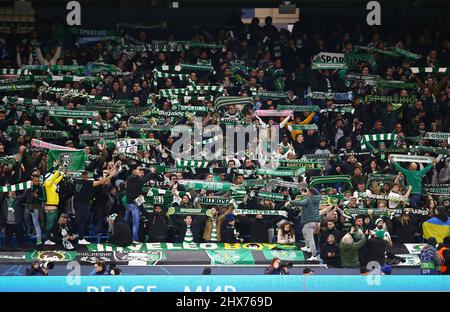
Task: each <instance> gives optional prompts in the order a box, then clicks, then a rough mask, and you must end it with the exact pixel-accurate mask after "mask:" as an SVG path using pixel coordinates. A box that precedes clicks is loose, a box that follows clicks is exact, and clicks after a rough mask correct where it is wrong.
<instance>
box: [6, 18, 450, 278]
mask: <svg viewBox="0 0 450 312" xmlns="http://www.w3.org/2000/svg"><path fill="white" fill-rule="evenodd" d="M261 24H263V25H262V26H261ZM136 28H137V27H136ZM136 28H131V29H126V28H125V29H120V30H119V31H117V33H116V36H114V37H106V36H103V37H102V36H92V37H90V38H91V39H89V40H85V41H83V40H80V39H84V37H82V36H81V37H82V38H79V37H80V36H76V35H74V34H73V33H71V34H67V35H65V36H64V37H63V38H62V39H61V40H60V41H58V40H55V37H54V36H52V37H49V38H44V37H41V36H40V33H39V30H34V31H32V32H31V33H29V34H26V35H19V34H17V33H15V32H14V30H13V31H12V32H11V33H10V34H5V35H0V38H1V46H0V48H1V49H0V65H1V69H0V71H2V72H0V73H1V74H2V75H3V77H1V78H0V79H1V83H0V95H1V97H2V100H3V105H2V107H3V108H2V110H1V111H0V158H1V159H0V160H1V161H0V185H2V186H4V188H3V192H2V194H1V227H2V229H3V230H4V232H5V236H4V243H5V244H6V245H11V244H12V238H13V237H14V236H15V240H16V241H17V242H18V243H24V242H25V241H28V242H29V241H30V240H29V239H28V237H30V236H32V237H35V241H34V242H35V243H36V244H37V245H40V244H43V243H44V244H46V245H54V244H62V246H63V247H64V248H66V249H73V248H76V246H77V245H79V244H89V241H88V239H86V238H85V236H92V235H99V236H107V240H108V242H110V243H113V244H116V245H119V246H127V245H129V244H131V243H138V242H185V243H190V242H204V241H207V242H227V243H235V242H276V243H279V244H299V243H300V242H303V241H304V242H305V246H304V247H302V250H303V251H305V252H307V253H308V257H309V258H308V260H311V261H319V260H320V261H323V262H324V263H326V264H327V265H328V266H330V267H358V266H360V265H364V264H366V263H368V262H369V261H378V262H379V263H382V264H384V263H385V261H386V258H385V251H386V250H387V249H388V247H390V246H392V244H393V243H418V242H423V236H424V233H423V229H422V224H423V223H424V222H426V221H427V220H429V219H431V218H438V219H439V220H441V222H442V224H443V226H444V227H445V226H446V224H448V222H449V221H448V218H449V216H450V195H449V196H447V195H446V194H447V193H449V192H448V189H447V192H445V187H442V185H447V186H448V185H450V184H449V183H450V181H449V179H450V178H449V162H448V158H447V157H448V156H449V152H448V151H449V148H448V144H449V142H448V140H447V139H442V140H431V139H429V138H428V137H427V136H426V133H428V132H431V133H450V114H449V111H450V99H449V93H450V87H449V86H448V78H449V76H450V75H449V71H448V70H444V71H443V72H442V71H441V72H439V71H437V70H436V71H435V70H432V71H431V72H429V71H425V72H423V71H420V72H416V71H415V72H413V70H412V69H411V68H412V67H418V68H436V69H437V68H446V67H447V66H448V65H449V64H450V42H449V40H448V38H445V37H444V36H443V35H444V34H443V33H440V32H439V31H438V30H436V29H429V28H426V27H424V28H421V25H416V27H415V28H412V29H420V31H419V32H417V33H414V34H413V35H412V36H411V35H406V34H404V35H403V36H398V37H396V36H392V35H390V36H389V35H386V34H384V33H382V32H379V31H365V30H363V29H362V28H361V27H356V28H355V27H352V25H348V26H346V25H344V24H337V25H336V26H335V27H334V28H333V31H317V30H313V29H311V28H309V26H308V25H306V24H304V23H302V22H297V23H296V24H295V25H294V28H293V30H292V32H289V31H287V30H286V29H280V30H279V29H277V27H275V26H274V25H272V21H271V18H270V17H267V18H266V19H265V20H264V21H263V22H261V21H260V20H259V19H257V18H255V19H253V20H252V22H251V24H250V25H243V24H242V23H240V22H236V23H234V24H230V25H228V26H224V28H223V29H220V30H217V29H215V30H214V31H212V30H208V31H206V30H202V29H198V31H197V33H196V35H195V36H194V37H193V38H184V37H183V36H182V35H178V34H174V35H171V36H169V38H167V40H169V41H174V40H186V39H189V40H190V41H189V43H186V41H185V43H183V44H178V45H176V49H175V50H173V49H172V50H171V49H168V48H167V47H166V48H165V49H163V48H160V49H158V48H154V47H153V48H152V46H151V45H149V44H150V43H152V40H153V39H152V37H151V35H150V34H149V32H148V31H146V30H145V29H144V30H139V29H136ZM175 42H176V41H175ZM207 43H211V46H208V45H206V44H207ZM132 46H134V47H135V48H130V47H132ZM161 46H162V44H161ZM161 46H160V47H161ZM357 46H362V47H365V50H364V49H363V50H362V51H361V50H359V51H360V52H362V53H364V54H366V56H367V55H369V56H370V57H373V59H374V61H375V62H374V63H371V64H369V62H367V61H364V60H362V61H358V63H357V64H355V66H354V68H353V69H342V70H340V69H312V68H311V67H312V63H314V62H315V61H314V56H315V55H317V54H319V53H351V52H355V51H357V50H358V48H357ZM136 47H140V49H136ZM180 47H181V48H180ZM388 47H396V48H400V49H403V50H407V51H410V52H412V53H416V54H417V55H419V56H420V57H419V58H418V59H416V60H411V59H409V58H406V57H403V56H401V55H396V56H393V55H389V54H388V53H383V51H390V50H389V49H388ZM137 50H139V51H137ZM180 64H181V71H180V70H179V68H178V69H177V67H176V65H180ZM186 64H193V66H192V67H191V68H190V67H188V66H186ZM27 65H31V66H29V67H27ZM34 65H45V66H46V69H45V70H44V72H39V70H42V66H41V67H39V66H34ZM54 65H57V66H54ZM66 65H68V66H67V67H64V66H66ZM33 66H34V67H33ZM70 66H72V67H70ZM77 66H78V67H83V66H84V68H85V72H83V73H80V72H77V69H76V68H77ZM97 66H100V67H101V70H99V71H98V72H89V73H87V72H86V70H87V69H92V68H94V69H95V68H96V67H97ZM19 69H22V70H24V71H25V70H27V69H28V70H29V72H28V73H25V72H20V71H19ZM348 73H353V74H358V75H362V76H364V77H366V78H368V79H369V78H371V77H372V76H375V75H377V77H378V78H377V79H382V80H386V81H388V82H392V83H398V85H400V87H399V86H398V85H394V84H391V85H389V84H387V87H383V86H379V85H378V84H377V83H368V82H367V81H364V79H361V80H352V79H349V78H348V77H347V76H346V74H348ZM75 76H82V77H87V76H89V77H92V79H78V80H77V79H74V77H75ZM27 77H32V78H30V79H34V80H33V81H32V83H31V84H32V87H30V88H28V87H27V86H26V85H27V84H30V82H24V81H25V80H26V79H28V78H27ZM39 77H40V78H39ZM49 77H50V78H49ZM57 77H62V78H61V79H59V78H57ZM94 78H95V79H94ZM402 83H403V84H405V86H406V85H408V86H410V85H411V84H412V85H413V87H407V88H402V86H401V84H402ZM414 84H415V85H414ZM8 85H9V86H11V85H15V86H16V87H14V88H7V87H5V88H2V86H8ZM21 86H24V87H23V88H21ZM189 86H192V88H193V89H195V88H197V87H199V88H198V90H200V91H199V92H198V93H196V94H195V95H193V94H189V96H186V94H185V93H175V90H177V89H179V88H186V89H188V87H189ZM208 86H209V87H212V86H220V87H221V90H220V92H217V89H214V88H208ZM52 87H56V88H64V89H65V90H62V89H61V90H59V91H58V92H52V91H51V89H52ZM161 90H163V91H161ZM165 90H172V91H174V93H170V91H165ZM164 92H169V93H170V94H169V93H164ZM314 92H319V93H326V94H331V96H327V97H325V98H314V96H312V95H311V94H313V93H314ZM349 92H351V94H352V96H350V97H348V98H345V99H344V100H342V99H336V98H334V97H333V94H344V93H345V94H349ZM167 94H169V95H167ZM180 94H181V96H179V95H180ZM174 95H175V96H174ZM369 95H372V96H375V95H378V96H380V97H378V98H377V99H375V100H370V101H368V100H367V98H368V97H367V96H369ZM222 96H223V97H224V98H226V97H228V96H231V97H239V98H241V100H245V101H242V102H240V101H239V100H236V101H237V102H236V103H230V104H228V105H226V106H225V107H220V108H217V107H216V106H215V105H214V104H215V100H216V99H217V98H218V97H222ZM382 96H383V97H384V96H386V97H387V98H388V99H389V96H392V98H393V99H397V100H398V98H400V99H403V98H411V97H412V96H414V99H415V100H414V101H413V102H403V101H401V100H400V103H397V102H392V101H389V100H387V101H383V100H381V97H382ZM27 99H37V100H38V101H37V102H32V101H31V100H30V102H29V103H31V104H27V103H28V102H27ZM91 99H101V100H102V101H103V102H104V103H106V105H104V107H102V108H105V109H100V104H99V105H98V106H93V105H91V103H89V102H90V101H91ZM116 100H117V101H118V103H121V104H123V106H126V107H129V108H132V109H134V110H130V111H128V113H127V112H123V111H121V110H120V111H119V110H117V111H116V110H115V109H117V106H115V105H113V101H116ZM120 101H122V102H120ZM104 103H103V104H104ZM43 104H45V105H46V106H49V105H50V106H52V107H59V108H64V110H69V111H73V112H74V115H73V116H75V117H74V118H72V119H78V120H72V119H70V118H68V117H67V116H64V115H62V117H58V115H51V114H50V113H49V109H46V110H45V109H43V110H42V111H38V110H37V109H33V106H34V105H38V106H39V105H41V106H42V105H43ZM180 104H181V105H180ZM234 104H236V105H234ZM90 105H91V106H90ZM108 105H109V106H108ZM182 105H184V106H191V107H198V108H199V109H198V111H194V109H192V110H189V109H185V111H183V113H182V114H180V115H173V116H170V113H173V112H181V111H182V110H181V107H182ZM279 105H286V106H287V105H293V106H302V107H304V106H309V107H312V106H319V108H320V109H319V110H317V111H316V110H310V111H308V110H307V109H306V110H305V109H303V110H300V111H296V110H293V111H292V112H291V113H289V114H288V115H285V116H280V115H271V114H258V113H256V112H257V111H270V110H272V111H275V110H276V109H277V107H278V106H279ZM201 108H206V109H205V110H201ZM215 108H216V109H215ZM92 110H94V111H95V110H96V111H98V112H99V114H98V115H96V116H94V117H93V118H85V116H83V115H82V114H81V113H82V112H83V111H92ZM148 111H157V112H159V113H156V114H153V115H151V117H149V116H150V115H146V112H148ZM55 112H58V110H56V109H55ZM78 113H80V114H81V115H80V117H76V116H77V114H78ZM164 113H168V114H166V115H165V114H164ZM193 117H201V118H202V122H203V126H207V125H220V126H223V125H224V124H225V123H229V122H231V123H234V124H243V125H245V124H256V125H259V126H264V127H273V126H279V127H280V133H279V134H280V142H279V147H278V149H277V150H276V153H275V154H276V155H274V159H277V160H279V161H283V160H285V161H286V163H289V161H291V163H292V164H295V163H296V162H295V160H300V159H303V160H305V163H308V167H307V168H306V170H305V171H303V172H302V173H301V174H298V175H297V176H281V177H280V176H279V177H277V175H276V173H275V174H273V173H272V175H270V173H269V175H267V174H264V172H258V169H259V168H262V167H264V166H263V164H262V163H261V162H259V161H257V160H254V159H252V158H251V157H249V155H245V153H244V154H242V153H241V154H240V153H237V154H236V155H232V156H230V155H227V158H226V159H225V160H216V161H209V162H207V165H206V166H203V167H202V166H198V167H195V165H192V167H182V166H178V163H177V157H176V155H173V154H172V153H171V148H172V146H173V144H174V141H176V138H174V137H172V136H171V134H170V129H171V128H173V126H175V125H182V124H185V125H192V120H193ZM308 125H317V127H315V128H314V127H313V126H311V127H310V128H308V127H307V126H308ZM38 126H40V127H41V128H39V130H36V129H37V128H35V129H34V132H30V131H27V127H29V128H30V129H31V128H33V127H38ZM41 130H43V131H45V130H51V131H54V132H52V133H54V135H55V137H54V138H45V137H43V138H41V141H45V143H52V144H55V145H59V146H60V148H61V149H67V150H72V149H78V150H84V152H85V154H86V156H87V158H86V164H85V168H84V169H83V170H82V172H80V173H79V174H78V175H75V173H74V172H72V171H71V170H70V169H69V167H68V165H67V164H65V163H64V159H57V160H56V161H54V162H52V163H49V155H48V153H49V150H52V149H55V148H54V147H52V146H48V145H46V146H44V145H42V146H37V145H35V144H32V139H33V136H34V135H33V134H31V133H38V131H41ZM111 132H112V133H114V135H115V137H114V138H106V137H105V138H102V137H101V135H102V133H111ZM48 133H50V131H49V132H48ZM61 133H65V135H62V134H61ZM366 134H370V135H373V136H381V137H382V135H383V134H394V135H395V140H392V142H391V141H388V140H386V139H380V140H374V141H371V142H370V143H369V142H364V140H363V138H364V135H366ZM80 135H85V136H88V135H93V137H94V138H95V139H93V140H82V139H80V138H81V137H80ZM35 138H36V136H35ZM131 138H134V139H140V140H142V142H144V143H142V144H141V143H139V144H140V145H139V148H136V149H134V148H131V149H128V147H129V146H127V147H125V149H122V147H121V146H119V144H116V143H117V141H120V140H127V139H131ZM155 140H157V142H158V144H148V143H145V142H150V141H152V142H154V141H155ZM391 143H392V144H391ZM364 144H365V145H370V148H369V149H367V148H366V147H363V146H362V145H364ZM133 147H134V146H133ZM56 149H57V148H56ZM389 149H391V150H393V152H390V151H389ZM216 152H217V151H216ZM391 154H409V155H413V156H431V157H433V158H432V160H431V161H429V162H428V163H420V162H419V163H416V162H413V163H410V164H409V165H408V166H407V164H406V163H405V162H400V161H395V158H392V155H391ZM161 168H162V170H161ZM168 168H170V169H171V170H168ZM299 168H301V166H299V167H295V169H299ZM284 169H286V168H284ZM288 169H292V168H288ZM278 170H281V169H278ZM275 171H276V170H275ZM318 177H326V178H333V177H335V178H336V179H335V180H331V182H327V181H326V180H320V178H319V180H317V183H315V184H314V185H313V183H312V181H314V180H315V179H317V178H318ZM345 177H348V179H347V178H345ZM268 178H270V179H271V180H270V181H273V180H276V181H278V184H277V182H274V184H273V185H270V187H269V186H268V185H267V184H262V185H257V184H256V182H257V180H261V181H266V180H267V179H268ZM188 180H189V181H191V182H189V183H184V181H188ZM193 180H195V181H201V182H202V183H203V184H201V183H200V184H201V185H200V187H197V186H196V184H195V181H194V182H192V181H193ZM27 181H31V182H30V184H29V185H28V186H27V187H26V188H22V189H18V190H16V191H14V190H13V189H11V188H8V186H12V185H18V184H20V183H24V182H27ZM207 182H211V183H213V182H215V183H217V185H220V186H221V187H222V188H221V189H219V190H218V189H214V188H212V189H211V188H209V187H208V184H207ZM250 182H252V183H255V184H251V183H250ZM227 183H228V184H227ZM247 183H248V184H247ZM202 185H203V186H204V187H202ZM426 185H441V188H440V189H441V190H443V191H442V193H439V192H430V191H427V187H426ZM225 186H227V187H225ZM239 190H241V191H242V190H243V191H244V195H239ZM149 191H150V192H153V195H151V196H149V195H148V192H149ZM241 194H242V193H241ZM267 194H269V195H267ZM274 194H276V195H279V196H281V198H280V197H276V196H275V195H274ZM141 195H144V198H145V199H146V201H145V203H142V202H139V198H141ZM270 195H273V197H270ZM377 196H378V197H377ZM205 197H211V198H213V199H214V200H216V201H212V203H217V204H216V205H214V204H213V205H206V204H204V203H206V202H207V201H205V200H202V198H205ZM217 198H222V199H229V200H233V204H229V203H228V204H225V205H224V204H223V202H221V201H219V200H217ZM137 200H138V201H137ZM219 203H221V204H219ZM170 208H174V211H175V213H168V212H169V211H170ZM182 208H195V209H198V212H195V213H193V214H186V213H180V211H181V209H182ZM238 209H239V210H241V211H242V210H243V209H249V210H252V211H253V212H249V213H240V214H239V213H234V212H235V211H236V210H238ZM205 210H207V213H204V211H205ZM258 211H259V212H260V213H258ZM264 211H267V213H264ZM273 211H285V213H284V214H279V213H276V212H273ZM389 211H390V212H389ZM448 229H450V226H449V227H448ZM448 229H447V230H448ZM425 236H426V235H425ZM444 236H445V235H444ZM426 238H428V237H426ZM449 243H450V242H449V239H448V237H447V238H445V239H444V240H442V241H440V242H439V244H438V243H437V242H436V244H435V246H434V247H437V246H438V249H444V251H443V252H441V255H442V256H441V257H442V259H444V261H449V260H448V259H449V256H450V255H449V251H448V249H447V248H449V247H450V246H449ZM299 246H300V245H299ZM447 263H448V262H447ZM275 265H276V266H274V267H275V269H276V270H279V259H278V262H275ZM99 270H100V269H99Z"/></svg>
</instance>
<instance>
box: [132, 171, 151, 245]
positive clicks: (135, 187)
mask: <svg viewBox="0 0 450 312" xmlns="http://www.w3.org/2000/svg"><path fill="white" fill-rule="evenodd" d="M155 174H156V169H155V168H151V169H150V171H149V172H148V173H147V174H146V175H144V170H139V169H135V170H133V171H132V172H131V175H130V176H129V177H128V179H127V207H126V208H127V212H126V214H125V221H128V219H129V217H130V215H131V216H132V221H133V240H134V241H135V242H136V243H139V241H138V240H139V223H140V218H141V213H140V210H139V206H138V204H137V203H136V201H135V200H136V198H138V197H139V196H140V195H141V194H142V186H143V185H144V184H145V183H146V182H147V181H149V180H151V179H152V178H153V177H154V176H155Z"/></svg>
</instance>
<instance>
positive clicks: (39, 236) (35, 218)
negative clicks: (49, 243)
mask: <svg viewBox="0 0 450 312" xmlns="http://www.w3.org/2000/svg"><path fill="white" fill-rule="evenodd" d="M29 216H31V218H32V220H33V226H34V229H35V231H36V240H39V241H40V240H41V239H42V231H41V225H40V224H39V209H34V210H33V211H32V212H31V211H30V210H28V209H25V219H26V220H25V224H26V225H27V230H28V224H29Z"/></svg>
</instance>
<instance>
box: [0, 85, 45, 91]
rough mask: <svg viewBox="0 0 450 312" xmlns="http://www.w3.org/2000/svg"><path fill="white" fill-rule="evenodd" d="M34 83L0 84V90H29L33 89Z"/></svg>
mask: <svg viewBox="0 0 450 312" xmlns="http://www.w3.org/2000/svg"><path fill="white" fill-rule="evenodd" d="M35 88H36V86H35V85H34V84H18V85H16V84H10V85H3V86H0V92H16V91H29V90H33V89H35Z"/></svg>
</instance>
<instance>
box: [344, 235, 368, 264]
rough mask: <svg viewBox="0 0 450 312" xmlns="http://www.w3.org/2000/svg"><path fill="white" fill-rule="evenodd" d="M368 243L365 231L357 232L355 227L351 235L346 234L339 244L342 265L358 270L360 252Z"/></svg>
mask: <svg viewBox="0 0 450 312" xmlns="http://www.w3.org/2000/svg"><path fill="white" fill-rule="evenodd" d="M365 243H366V236H365V235H364V233H363V231H361V230H356V229H355V228H354V227H352V229H351V230H350V232H349V233H347V234H345V235H344V237H342V239H341V243H340V244H339V251H340V253H341V264H342V267H344V268H357V267H359V266H360V264H359V259H358V250H359V249H360V248H361V247H362V246H364V244H365Z"/></svg>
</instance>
